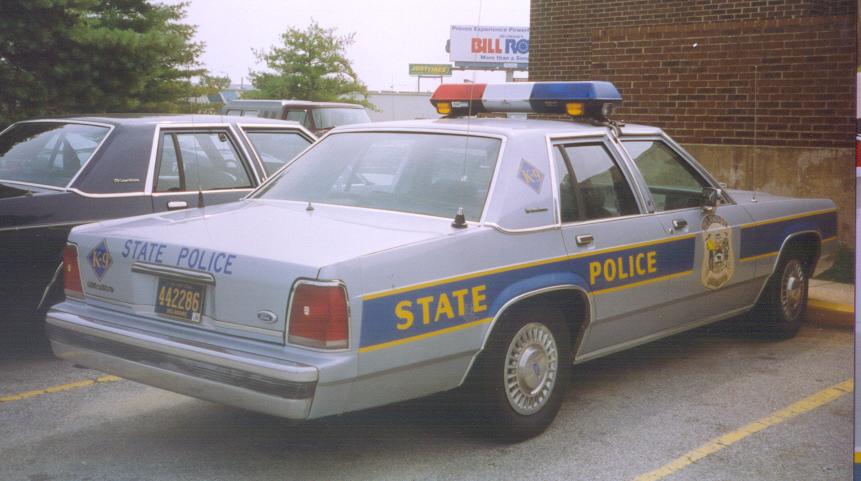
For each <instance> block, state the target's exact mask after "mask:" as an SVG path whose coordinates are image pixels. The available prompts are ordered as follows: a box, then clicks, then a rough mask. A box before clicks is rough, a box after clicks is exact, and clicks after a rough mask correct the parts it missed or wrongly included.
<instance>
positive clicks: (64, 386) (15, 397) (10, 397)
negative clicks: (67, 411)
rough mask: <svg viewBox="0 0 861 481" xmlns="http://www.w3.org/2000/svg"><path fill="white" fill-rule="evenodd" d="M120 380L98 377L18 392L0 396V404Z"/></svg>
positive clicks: (111, 377) (118, 379)
mask: <svg viewBox="0 0 861 481" xmlns="http://www.w3.org/2000/svg"><path fill="white" fill-rule="evenodd" d="M120 380H122V378H119V377H116V376H109V375H105V376H99V377H97V378H95V379H86V380H83V381H76V382H70V383H68V384H60V385H59V386H51V387H46V388H44V389H34V390H32V391H24V392H19V393H18V394H10V395H8V396H0V403H7V402H12V401H22V400H24V399H29V398H31V397H36V396H41V395H43V394H52V393H55V392H63V391H71V390H73V389H80V388H83V387H87V386H92V385H95V384H97V383H105V382H116V381H120Z"/></svg>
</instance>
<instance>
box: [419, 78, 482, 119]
mask: <svg viewBox="0 0 861 481" xmlns="http://www.w3.org/2000/svg"><path fill="white" fill-rule="evenodd" d="M485 87H487V84H474V83H464V84H442V85H440V86H439V87H437V89H436V91H435V92H434V93H433V95H432V96H431V98H430V102H431V103H432V104H433V106H434V107H436V110H437V112H439V113H440V114H442V115H449V116H458V115H475V114H477V113H480V112H485V111H486V110H485V108H484V104H482V102H481V99H482V97H483V96H484V89H485Z"/></svg>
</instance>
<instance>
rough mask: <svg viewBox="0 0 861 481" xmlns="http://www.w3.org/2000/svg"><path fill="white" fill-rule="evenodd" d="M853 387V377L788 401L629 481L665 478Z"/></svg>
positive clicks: (812, 408)
mask: <svg viewBox="0 0 861 481" xmlns="http://www.w3.org/2000/svg"><path fill="white" fill-rule="evenodd" d="M852 388H853V383H852V379H847V380H845V381H843V382H841V383H840V384H835V385H834V386H831V387H829V388H827V389H823V390H822V391H819V392H818V393H816V394H813V395H812V396H808V397H806V398H804V399H802V400H801V401H798V402H795V403H792V404H790V405H789V406H787V407H785V408H783V409H781V410H780V411H777V412H774V413H772V414H770V415H768V416H766V417H764V418H762V419H759V420H757V421H754V422H752V423H750V424H747V425H745V426H742V427H740V428H739V429H736V430H735V431H733V432H731V433H727V434H724V435H723V436H720V437H717V438H715V439H712V440H711V441H709V442H707V443H705V444H703V445H702V446H700V447H698V448H696V449H694V450H692V451H688V452H687V453H685V454H683V455H681V456H679V457H678V458H676V459H674V460H672V461H670V462H669V463H667V464H665V465H663V466H661V467H660V468H658V469H655V470H654V471H649V472H648V473H645V474H641V475H639V476H637V477H636V478H634V479H633V480H632V481H657V480H659V479H664V478H666V477H667V476H670V475H671V474H674V473H676V472H677V471H681V470H682V469H684V468H686V467H687V466H690V465H691V464H693V463H695V462H697V461H699V460H701V459H703V458H704V457H706V456H708V455H710V454H714V453H716V452H718V451H720V450H721V449H723V448H726V447H728V446H730V445H732V444H734V443H737V442H739V441H741V440H742V439H744V438H746V437H748V436H750V435H751V434H754V433H757V432H759V431H762V430H763V429H765V428H768V427H771V426H774V425H776V424H780V423H782V422H784V421H788V420H790V419H792V418H794V417H796V416H799V415H801V414H804V413H806V412H809V411H812V410H814V409H816V408H818V407H820V406H823V405H825V404H828V403H830V402H831V401H834V400H835V399H837V398H839V397H841V396H843V395H845V394H848V393H850V392H852Z"/></svg>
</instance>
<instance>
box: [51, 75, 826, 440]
mask: <svg viewBox="0 0 861 481" xmlns="http://www.w3.org/2000/svg"><path fill="white" fill-rule="evenodd" d="M620 101H621V97H620V96H619V93H618V91H617V90H616V88H615V87H614V86H613V85H612V84H609V83H605V82H553V83H518V84H487V85H484V84H467V85H457V84H449V85H442V86H440V88H439V89H438V90H437V91H436V92H435V93H434V95H433V97H432V103H433V104H434V105H435V106H436V108H437V110H438V111H439V112H440V113H441V114H444V115H445V116H446V118H441V119H437V120H424V121H410V122H393V123H376V124H364V125H351V126H348V127H342V128H338V129H336V130H334V131H333V132H331V133H329V134H328V135H327V136H326V137H324V138H323V139H322V140H320V141H319V142H318V143H317V144H315V145H314V146H313V147H311V148H310V149H308V150H307V151H305V153H304V154H302V155H301V156H299V157H298V158H297V159H296V160H295V161H293V162H292V163H290V164H288V165H287V166H286V167H285V168H282V169H281V170H280V171H279V172H278V173H277V174H276V175H275V176H274V177H273V178H272V179H270V180H269V181H267V182H266V183H264V184H263V185H262V186H261V187H260V188H258V189H257V190H256V191H254V192H253V193H252V194H250V195H249V196H248V197H247V198H245V199H244V200H242V201H240V202H237V203H232V204H225V205H213V206H206V207H204V208H202V209H193V210H184V211H179V212H169V213H160V214H154V215H147V216H141V217H135V218H129V219H123V220H111V221H105V222H100V223H96V224H90V225H86V226H82V227H76V228H75V229H74V230H73V231H72V233H71V235H70V238H69V244H68V247H67V248H66V251H65V268H64V281H65V291H66V294H67V300H66V301H65V302H62V303H60V304H58V305H56V306H54V307H53V308H52V309H51V310H50V312H49V314H48V318H47V322H48V332H49V336H50V339H51V342H52V345H53V349H54V352H55V353H56V355H57V356H59V357H61V358H64V359H67V360H69V361H71V362H74V363H77V364H82V365H85V366H89V367H92V368H95V369H99V370H102V371H105V372H109V373H113V374H116V375H119V376H122V377H124V378H126V379H131V380H135V381H139V382H142V383H145V384H149V385H152V386H157V387H161V388H164V389H168V390H171V391H175V392H179V393H185V394H188V395H191V396H195V397H198V398H202V399H208V400H212V401H216V402H221V403H225V404H230V405H234V406H240V407H243V408H247V409H251V410H255V411H260V412H264V413H269V414H273V415H277V416H283V417H287V418H292V419H310V418H318V417H321V416H329V415H334V414H339V413H344V412H347V411H353V410H358V409H364V408H369V407H372V406H379V405H383V404H387V403H392V402H396V401H401V400H406V399H411V398H416V397H419V396H425V395H428V394H432V393H436V392H440V391H446V390H450V389H453V388H456V387H459V386H461V385H465V386H467V387H469V390H468V392H470V393H471V394H472V395H473V396H475V397H472V398H467V399H470V400H474V401H475V402H477V403H478V405H479V406H481V408H480V409H478V411H479V413H478V414H480V415H483V416H486V419H487V421H486V422H485V423H483V424H484V425H486V426H487V427H488V429H490V430H491V431H492V432H494V433H495V434H497V435H500V436H503V437H505V438H508V439H512V440H517V439H524V438H528V437H530V436H534V435H536V434H538V433H540V432H542V431H543V430H544V429H545V428H546V427H547V426H548V425H549V424H550V422H551V421H552V420H553V418H554V417H555V415H556V412H557V411H558V409H559V407H560V403H561V400H562V398H563V393H564V390H565V388H566V385H567V383H568V381H569V377H570V376H569V373H570V369H571V366H572V364H574V363H580V362H584V361H587V360H590V359H595V358H598V357H601V356H605V355H607V354H611V353H614V352H617V351H620V350H623V349H627V348H629V347H632V346H636V345H639V344H643V343H645V342H649V341H652V340H655V339H659V338H662V337H665V336H669V335H672V334H675V333H678V332H682V331H685V330H688V329H692V328H695V327H698V326H702V325H705V324H708V323H712V322H716V321H719V320H722V319H726V318H728V317H731V316H736V315H739V314H742V313H745V312H749V311H752V312H755V313H756V315H755V316H752V318H753V319H754V321H755V327H756V329H757V330H758V331H760V332H762V333H765V334H769V335H772V336H775V337H788V336H791V335H793V334H794V333H795V332H796V330H797V329H798V327H799V322H800V320H801V317H802V315H803V312H804V309H805V303H806V299H807V286H808V279H809V278H810V276H812V275H813V274H814V273H816V272H817V271H819V270H821V269H824V268H826V267H828V265H829V264H830V263H831V262H833V261H832V259H833V256H834V252H835V248H836V242H835V238H836V228H837V225H836V214H835V207H834V204H833V203H832V202H831V201H830V200H824V199H792V198H781V197H775V196H771V195H768V194H765V193H755V192H744V191H729V190H723V189H722V188H721V186H720V184H719V183H718V182H717V181H716V180H715V179H714V178H713V177H712V176H711V175H709V173H708V172H706V171H705V170H704V169H703V168H702V167H701V166H700V165H699V164H698V163H697V162H696V161H695V160H694V159H693V158H692V157H691V156H690V155H688V154H687V153H686V152H685V151H684V150H683V149H682V148H681V147H680V146H679V145H678V144H676V143H675V142H674V141H673V140H672V139H670V138H669V137H668V136H667V135H666V134H665V133H664V132H662V131H661V130H660V129H658V128H655V127H648V126H642V125H623V124H621V123H619V122H615V121H612V120H610V119H609V118H608V116H609V114H610V112H611V111H612V108H613V106H615V105H616V104H617V103H618V102H620ZM483 112H540V113H567V114H569V115H571V116H572V117H574V121H546V120H514V119H501V118H476V117H474V114H476V113H483Z"/></svg>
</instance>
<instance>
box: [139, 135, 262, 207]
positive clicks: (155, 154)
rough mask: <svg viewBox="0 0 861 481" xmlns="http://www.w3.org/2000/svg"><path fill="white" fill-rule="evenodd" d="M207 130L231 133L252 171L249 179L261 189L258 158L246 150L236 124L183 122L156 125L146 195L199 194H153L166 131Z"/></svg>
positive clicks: (145, 186)
mask: <svg viewBox="0 0 861 481" xmlns="http://www.w3.org/2000/svg"><path fill="white" fill-rule="evenodd" d="M205 130H227V131H228V132H230V136H231V140H232V143H233V144H234V145H235V146H236V147H237V148H238V149H239V155H240V157H244V158H243V159H240V161H244V162H243V164H244V165H245V166H246V167H248V168H249V169H250V170H251V174H252V176H253V177H254V178H253V179H249V180H252V184H253V183H255V182H256V184H257V187H259V186H260V185H261V183H262V181H261V177H260V172H258V169H257V166H256V165H255V164H256V162H255V160H256V157H252V156H251V155H250V154H249V153H248V149H246V148H245V143H243V142H242V137H241V136H240V135H239V134H238V133H237V131H236V128H235V127H234V124H233V123H232V122H223V123H217V122H205V123H200V124H198V123H194V122H191V123H187V122H183V123H177V124H171V123H160V124H156V125H155V128H154V129H153V141H152V144H151V147H150V149H151V151H150V159H149V168H148V169H147V178H146V183H145V184H144V193H146V194H156V193H159V194H165V193H176V194H188V193H194V192H197V190H185V191H183V192H153V188H154V187H155V167H156V163H157V161H158V155H159V148H158V147H159V145H160V142H161V137H162V134H163V133H164V131H168V133H172V132H188V131H191V132H195V131H205ZM186 187H188V186H186ZM255 188H256V187H255V186H254V185H252V186H251V187H248V188H247V189H249V190H253V189H255ZM225 190H226V189H225ZM236 190H244V189H236ZM203 192H210V191H203ZM216 192H223V190H222V191H216Z"/></svg>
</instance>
